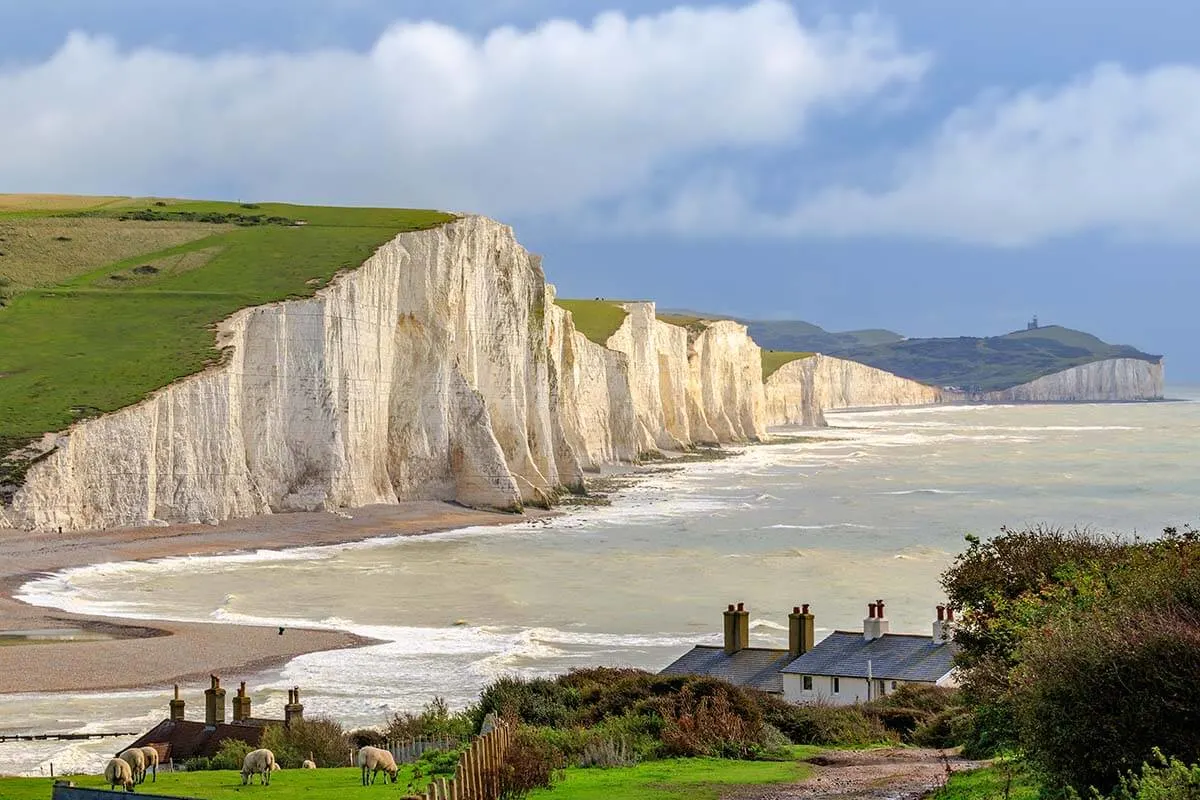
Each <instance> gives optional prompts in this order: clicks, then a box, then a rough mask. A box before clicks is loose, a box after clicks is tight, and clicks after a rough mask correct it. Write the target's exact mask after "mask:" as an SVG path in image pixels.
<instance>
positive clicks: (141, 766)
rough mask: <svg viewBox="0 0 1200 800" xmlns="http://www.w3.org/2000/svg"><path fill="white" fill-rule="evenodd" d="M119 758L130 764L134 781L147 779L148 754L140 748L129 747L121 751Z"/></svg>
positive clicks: (139, 781) (138, 781)
mask: <svg viewBox="0 0 1200 800" xmlns="http://www.w3.org/2000/svg"><path fill="white" fill-rule="evenodd" d="M117 758H119V759H121V760H122V761H124V762H125V763H126V764H128V765H129V771H130V772H132V773H133V782H134V783H141V782H142V781H144V780H146V754H145V753H143V752H142V751H141V750H140V749H138V748H133V747H131V748H129V749H128V750H123V751H121V753H120V755H118V756H117Z"/></svg>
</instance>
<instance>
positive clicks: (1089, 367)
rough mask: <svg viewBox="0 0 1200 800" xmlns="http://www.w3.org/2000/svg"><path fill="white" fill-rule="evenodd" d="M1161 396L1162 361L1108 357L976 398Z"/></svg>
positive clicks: (1066, 399) (1043, 400) (1080, 400)
mask: <svg viewBox="0 0 1200 800" xmlns="http://www.w3.org/2000/svg"><path fill="white" fill-rule="evenodd" d="M1162 396H1163V365H1162V361H1145V360H1142V359H1138V358H1110V359H1107V360H1105V361H1093V362H1092V363H1091V364H1084V365H1082V366H1079V367H1071V368H1070V369H1066V370H1063V371H1062V372H1056V373H1054V374H1053V375H1046V376H1044V377H1041V378H1038V379H1037V380H1033V381H1030V382H1029V383H1023V384H1021V385H1020V386H1013V387H1012V388H1010V389H1004V390H1002V391H998V392H987V393H986V394H984V395H983V397H982V398H979V399H982V400H984V401H985V402H989V403H1014V402H1018V403H1019V402H1030V403H1059V402H1061V403H1100V402H1125V401H1135V400H1161V399H1162Z"/></svg>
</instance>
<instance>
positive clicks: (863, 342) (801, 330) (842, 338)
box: [743, 320, 904, 354]
mask: <svg viewBox="0 0 1200 800" xmlns="http://www.w3.org/2000/svg"><path fill="white" fill-rule="evenodd" d="M743 322H745V324H746V326H747V327H748V328H749V330H750V336H752V337H753V338H754V341H756V342H758V344H759V346H760V347H763V348H766V349H770V350H790V351H793V352H817V353H829V354H833V353H835V352H840V351H844V350H848V349H851V348H855V347H866V346H871V345H879V344H888V343H891V342H899V341H901V340H902V339H903V338H904V337H902V336H901V335H900V334H898V333H894V332H892V331H887V330H882V329H871V330H861V331H842V332H832V331H827V330H825V329H824V328H821V327H819V326H817V325H813V324H812V323H811V322H803V321H801V320H757V321H756V320H751V321H745V320H743Z"/></svg>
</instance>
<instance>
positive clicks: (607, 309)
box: [554, 299, 629, 345]
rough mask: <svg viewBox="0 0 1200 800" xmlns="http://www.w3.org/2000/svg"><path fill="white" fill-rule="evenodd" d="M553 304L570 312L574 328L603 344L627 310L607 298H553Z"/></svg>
mask: <svg viewBox="0 0 1200 800" xmlns="http://www.w3.org/2000/svg"><path fill="white" fill-rule="evenodd" d="M554 304H555V305H556V306H560V307H562V308H565V309H566V310H567V311H570V312H571V317H572V318H573V319H574V320H575V330H577V331H579V332H580V333H582V334H583V335H584V336H586V337H587V338H588V339H590V340H591V341H593V342H595V343H596V344H599V345H603V344H605V343H607V342H608V339H609V337H611V336H612V335H613V334H614V333H616V332H617V328H619V327H621V323H622V322H624V321H625V318H626V317H628V316H629V312H628V311H626V310H625V309H623V308H621V306H620V305H618V304H617V303H616V302H611V301H608V300H561V299H560V300H555V301H554Z"/></svg>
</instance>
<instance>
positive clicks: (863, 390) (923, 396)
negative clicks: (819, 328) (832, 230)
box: [766, 353, 946, 425]
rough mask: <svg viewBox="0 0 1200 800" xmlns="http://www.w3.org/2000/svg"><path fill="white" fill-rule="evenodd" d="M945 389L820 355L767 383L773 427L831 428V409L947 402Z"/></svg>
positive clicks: (785, 369)
mask: <svg viewBox="0 0 1200 800" xmlns="http://www.w3.org/2000/svg"><path fill="white" fill-rule="evenodd" d="M945 400H946V398H945V397H944V396H943V393H942V391H941V390H940V389H938V388H936V387H933V386H926V385H925V384H923V383H918V382H917V381H913V380H909V379H907V378H901V377H899V376H896V375H893V374H892V373H890V372H885V371H883V370H881V369H875V368H874V367H868V366H866V365H865V364H859V363H858V362H855V361H847V360H846V359H843V358H833V357H831V356H826V355H821V354H820V353H818V354H816V355H813V356H809V357H808V358H801V359H797V360H795V361H789V362H788V363H786V364H784V365H783V366H781V367H780V368H779V369H777V370H775V371H774V372H773V373H771V374H770V375H769V376H767V380H766V403H767V420H768V421H769V423H770V424H771V425H825V415H824V412H825V411H832V410H837V409H847V408H871V407H880V406H914V405H931V404H934V403H941V402H944V401H945Z"/></svg>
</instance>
